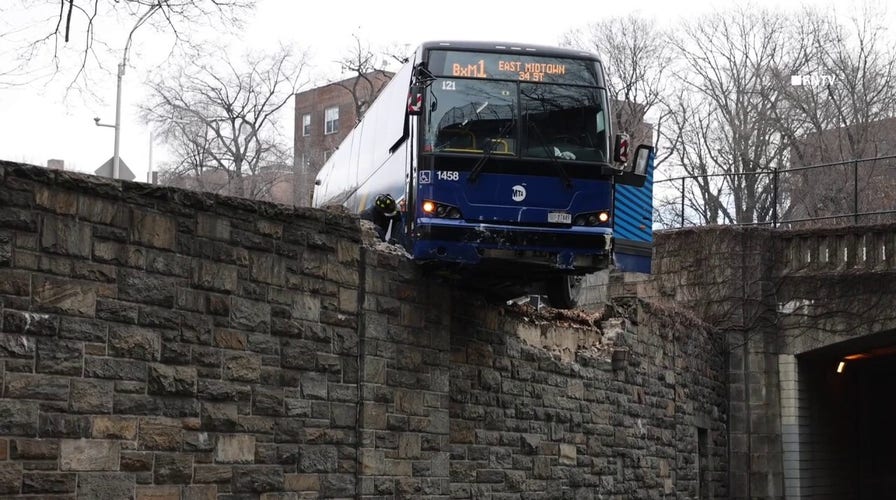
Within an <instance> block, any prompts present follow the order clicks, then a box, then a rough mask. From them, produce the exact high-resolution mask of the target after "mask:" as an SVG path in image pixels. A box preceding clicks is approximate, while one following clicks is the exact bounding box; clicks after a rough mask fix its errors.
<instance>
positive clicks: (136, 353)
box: [109, 325, 162, 361]
mask: <svg viewBox="0 0 896 500" xmlns="http://www.w3.org/2000/svg"><path fill="white" fill-rule="evenodd" d="M161 351H162V339H161V337H160V335H159V333H157V332H156V331H154V330H151V329H149V328H142V327H139V326H117V325H116V326H113V327H111V328H110V329H109V353H110V354H112V355H114V356H119V357H123V358H132V359H140V360H145V361H155V360H158V359H159V356H160V354H161Z"/></svg>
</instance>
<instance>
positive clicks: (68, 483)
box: [22, 471, 75, 495]
mask: <svg viewBox="0 0 896 500" xmlns="http://www.w3.org/2000/svg"><path fill="white" fill-rule="evenodd" d="M74 492H75V474H74V473H68V472H32V471H28V472H24V473H23V474H22V494H25V495H27V494H32V495H33V494H40V493H43V494H64V493H74Z"/></svg>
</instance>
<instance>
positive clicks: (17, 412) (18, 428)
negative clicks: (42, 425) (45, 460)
mask: <svg viewBox="0 0 896 500" xmlns="http://www.w3.org/2000/svg"><path fill="white" fill-rule="evenodd" d="M37 410H38V407H37V403H36V402H33V401H15V400H11V399H0V436H4V437H10V436H37V429H38V424H39V422H38V411H37Z"/></svg>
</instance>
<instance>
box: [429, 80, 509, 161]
mask: <svg viewBox="0 0 896 500" xmlns="http://www.w3.org/2000/svg"><path fill="white" fill-rule="evenodd" d="M516 101H517V96H516V84H514V83H510V82H498V81H488V80H466V79H456V80H454V79H445V80H436V81H435V82H433V84H432V86H431V87H430V95H429V98H428V106H427V113H426V139H425V144H426V146H425V149H424V150H425V151H434V152H439V151H444V152H458V153H481V152H483V151H486V150H491V151H492V152H493V153H498V154H513V152H514V151H515V149H516V147H515V144H514V139H515V138H516V126H515V123H516V112H515V111H514V109H515V103H516Z"/></svg>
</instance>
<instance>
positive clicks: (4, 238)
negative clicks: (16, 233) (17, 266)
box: [0, 231, 13, 267]
mask: <svg viewBox="0 0 896 500" xmlns="http://www.w3.org/2000/svg"><path fill="white" fill-rule="evenodd" d="M12 240H13V236H12V233H11V232H8V231H0V267H9V266H11V265H12Z"/></svg>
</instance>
